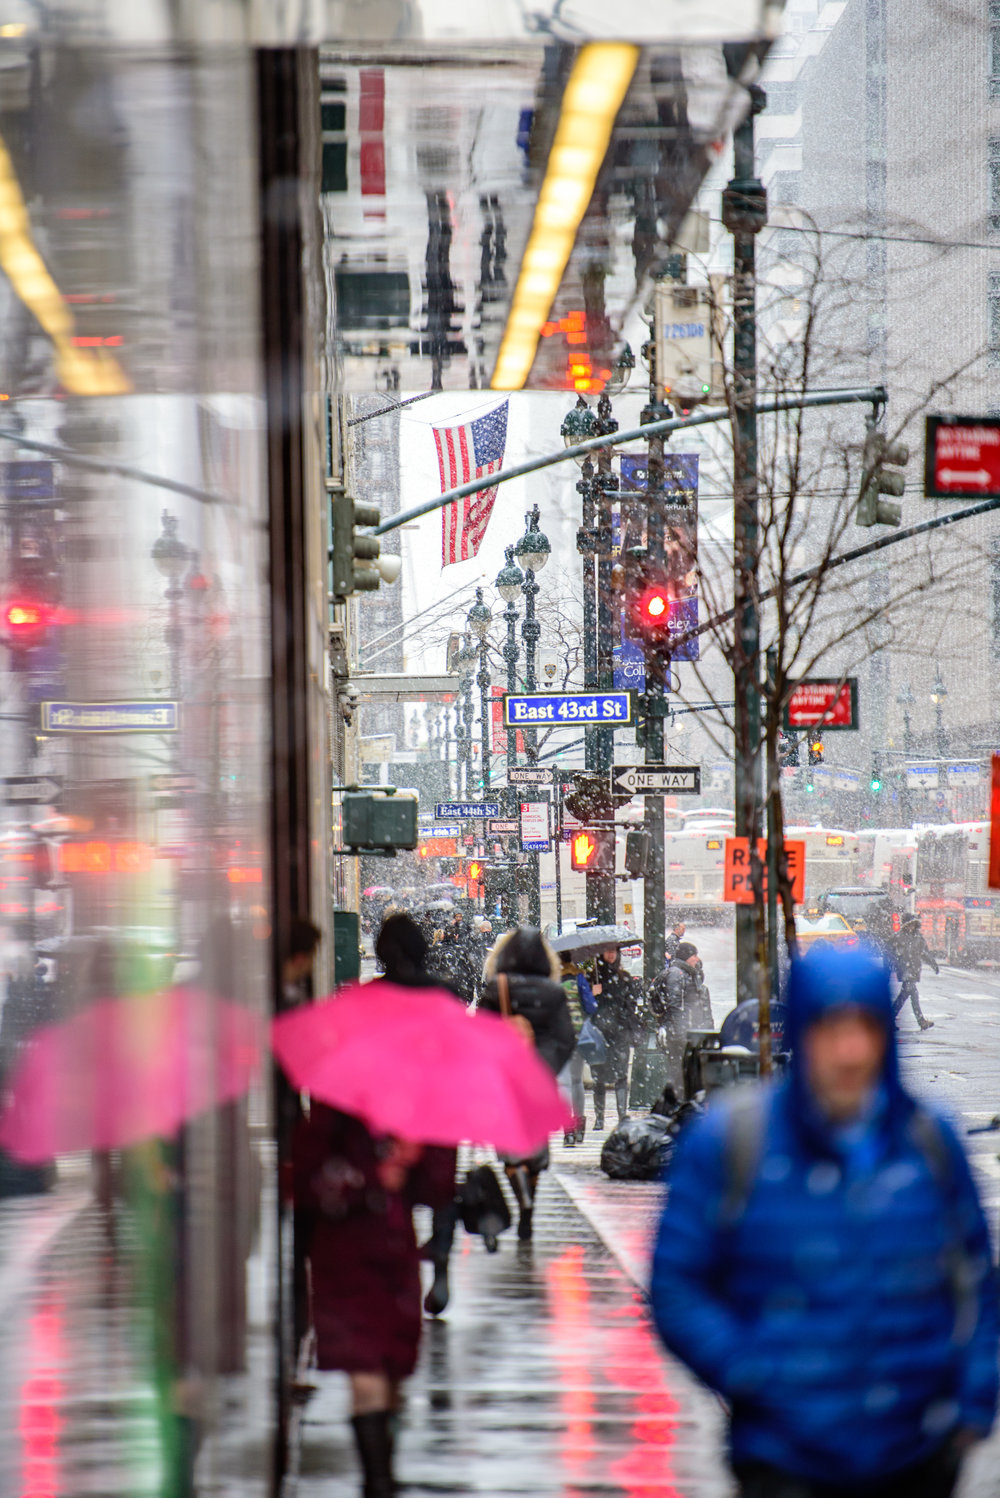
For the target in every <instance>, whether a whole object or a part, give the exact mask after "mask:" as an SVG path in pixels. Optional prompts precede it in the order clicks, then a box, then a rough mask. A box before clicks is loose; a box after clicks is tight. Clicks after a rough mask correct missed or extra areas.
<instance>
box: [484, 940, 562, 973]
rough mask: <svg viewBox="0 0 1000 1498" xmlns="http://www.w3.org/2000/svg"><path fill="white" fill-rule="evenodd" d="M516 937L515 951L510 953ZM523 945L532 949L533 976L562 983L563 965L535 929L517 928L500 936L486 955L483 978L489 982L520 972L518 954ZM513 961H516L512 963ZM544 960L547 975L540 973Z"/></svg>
mask: <svg viewBox="0 0 1000 1498" xmlns="http://www.w3.org/2000/svg"><path fill="white" fill-rule="evenodd" d="M515 937H516V938H517V943H516V946H515V948H514V950H513V951H508V950H507V949H508V948H509V947H511V944H512V943H513V942H514V939H515ZM522 945H528V946H530V948H531V949H532V950H531V955H532V958H533V962H532V974H533V976H537V977H549V978H551V979H552V981H553V983H560V982H561V981H562V976H563V971H562V963H561V962H560V961H559V958H558V957H557V956H556V954H555V952H553V950H552V948H551V947H550V946H549V944H548V942H547V941H546V940H545V937H544V936H543V935H542V933H541V932H540V931H537V930H535V929H534V928H533V927H523V928H522V927H515V929H514V930H513V931H505V932H504V933H503V935H502V936H499V937H498V938H497V940H496V941H495V942H494V944H493V946H492V947H491V949H490V951H489V952H488V953H487V954H486V962H485V964H484V967H483V976H484V977H485V978H486V980H487V982H489V980H490V979H491V978H495V977H496V975H497V973H502V972H506V973H507V974H508V975H512V974H513V973H516V972H518V971H519V969H518V966H517V962H516V954H517V948H518V947H521V946H522ZM512 959H514V960H513V961H512ZM543 960H544V961H545V962H547V963H548V972H547V973H542V972H541V971H540V969H541V966H542V961H543Z"/></svg>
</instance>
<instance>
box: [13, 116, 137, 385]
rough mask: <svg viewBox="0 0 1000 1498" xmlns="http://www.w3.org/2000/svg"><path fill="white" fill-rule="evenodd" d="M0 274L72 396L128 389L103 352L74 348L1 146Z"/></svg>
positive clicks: (68, 317) (69, 319) (65, 311)
mask: <svg viewBox="0 0 1000 1498" xmlns="http://www.w3.org/2000/svg"><path fill="white" fill-rule="evenodd" d="M0 270H2V271H3V272H4V275H5V276H6V277H7V279H8V281H9V282H10V284H11V287H12V289H13V291H14V293H15V295H17V296H18V297H19V298H20V299H21V301H22V302H23V303H24V305H25V306H26V307H27V308H28V311H29V312H32V313H33V314H34V316H35V317H36V318H37V319H38V322H39V323H40V325H41V326H42V328H44V330H45V332H46V333H47V334H48V335H49V337H50V338H51V339H52V342H53V344H54V345H55V350H56V368H57V370H58V373H59V379H60V382H61V383H62V385H63V386H64V388H65V389H66V390H67V391H69V393H70V394H71V395H124V394H126V393H127V392H128V391H129V390H131V388H132V386H131V384H130V383H129V381H128V378H127V377H126V375H125V372H124V370H123V369H122V368H121V366H120V365H119V363H118V361H117V360H116V359H115V358H114V357H113V355H111V354H109V353H108V352H107V351H106V350H105V349H93V350H91V349H87V350H86V351H84V350H83V349H80V348H77V347H76V346H75V345H74V343H73V316H72V313H71V312H70V310H69V308H68V307H67V305H66V303H65V301H64V300H63V297H62V294H61V292H60V290H59V288H58V286H57V285H56V283H55V281H53V279H52V277H51V275H50V274H49V271H48V267H47V266H46V264H45V261H44V260H43V259H42V257H41V255H40V254H39V252H38V249H37V248H36V245H35V242H34V240H33V239H32V237H31V220H30V219H29V217H28V209H27V206H26V205H25V201H24V196H23V194H22V192H21V185H20V183H19V182H18V180H17V174H16V172H15V171H14V163H13V162H12V161H11V159H10V155H9V153H8V151H7V147H6V146H5V145H4V143H3V141H2V140H0Z"/></svg>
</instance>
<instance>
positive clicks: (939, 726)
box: [931, 666, 948, 759]
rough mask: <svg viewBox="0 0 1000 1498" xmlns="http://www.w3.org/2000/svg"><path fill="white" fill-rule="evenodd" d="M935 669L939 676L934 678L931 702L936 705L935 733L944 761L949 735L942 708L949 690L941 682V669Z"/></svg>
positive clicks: (939, 754)
mask: <svg viewBox="0 0 1000 1498" xmlns="http://www.w3.org/2000/svg"><path fill="white" fill-rule="evenodd" d="M935 669H936V673H937V674H936V676H935V678H934V686H933V687H932V688H931V701H932V702H933V704H934V720H935V729H934V732H935V737H936V739H937V752H938V759H944V757H945V755H946V754H947V753H948V735H947V734H946V733H945V728H944V717H943V715H942V712H941V707H942V704H943V702H944V699H945V698H946V697H947V695H948V688H947V687H946V686H945V684H944V682H943V681H942V680H941V667H940V666H937V667H936V668H935Z"/></svg>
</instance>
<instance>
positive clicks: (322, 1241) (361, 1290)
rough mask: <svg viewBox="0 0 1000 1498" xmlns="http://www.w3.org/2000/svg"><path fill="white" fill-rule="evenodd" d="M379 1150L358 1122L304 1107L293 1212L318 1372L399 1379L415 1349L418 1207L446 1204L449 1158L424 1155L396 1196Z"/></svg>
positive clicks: (447, 1153)
mask: <svg viewBox="0 0 1000 1498" xmlns="http://www.w3.org/2000/svg"><path fill="white" fill-rule="evenodd" d="M384 1148H385V1141H380V1140H378V1139H376V1138H374V1137H373V1136H372V1135H371V1134H370V1133H369V1132H368V1130H367V1129H366V1128H365V1125H364V1124H363V1123H362V1122H361V1120H360V1119H358V1118H353V1117H352V1116H351V1115H350V1114H347V1113H339V1112H338V1111H337V1110H336V1109H334V1108H328V1107H326V1106H325V1105H323V1104H322V1103H313V1105H312V1110H311V1115H310V1118H309V1120H308V1121H303V1122H302V1124H301V1125H300V1127H299V1130H298V1133H297V1135H296V1141H295V1151H294V1160H295V1202H296V1206H297V1207H299V1208H301V1209H303V1210H304V1212H305V1214H306V1218H307V1222H308V1224H309V1226H308V1235H309V1236H308V1244H307V1250H306V1251H307V1254H308V1257H309V1260H310V1264H311V1269H312V1313H313V1324H314V1326H315V1328H316V1349H317V1361H318V1363H319V1366H320V1368H324V1369H328V1368H340V1369H343V1370H344V1371H345V1372H347V1373H385V1374H387V1375H388V1377H389V1378H392V1379H402V1378H407V1377H408V1376H409V1375H410V1374H411V1373H412V1372H413V1369H414V1367H415V1366H416V1361H417V1349H418V1347H419V1344H420V1325H421V1319H422V1318H421V1310H420V1257H419V1253H418V1251H417V1240H416V1236H415V1234H414V1231H413V1208H414V1207H415V1206H416V1205H417V1204H418V1203H423V1204H425V1205H426V1206H429V1207H443V1206H446V1205H447V1203H448V1202H450V1201H451V1200H452V1198H453V1196H454V1194H455V1151H454V1150H453V1149H442V1148H441V1147H440V1146H432V1145H428V1146H426V1147H425V1149H424V1152H423V1155H422V1156H421V1158H420V1160H419V1161H418V1162H417V1164H416V1165H415V1166H413V1168H412V1169H411V1170H410V1172H409V1174H408V1176H407V1179H406V1184H405V1185H404V1187H403V1189H402V1191H387V1190H386V1189H385V1188H384V1187H383V1186H382V1184H381V1183H380V1181H379V1179H378V1174H377V1166H378V1163H379V1159H380V1157H381V1155H380V1151H382V1150H384Z"/></svg>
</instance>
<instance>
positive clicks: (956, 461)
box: [924, 416, 1000, 499]
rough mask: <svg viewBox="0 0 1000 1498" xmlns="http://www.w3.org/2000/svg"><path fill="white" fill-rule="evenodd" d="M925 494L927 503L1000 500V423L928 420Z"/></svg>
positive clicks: (963, 418) (967, 418) (946, 418)
mask: <svg viewBox="0 0 1000 1498" xmlns="http://www.w3.org/2000/svg"><path fill="white" fill-rule="evenodd" d="M924 494H925V495H926V496H927V498H928V499H988V498H989V497H990V496H991V495H997V496H1000V419H997V418H995V417H989V416H928V418H927V430H926V448H925V452H924Z"/></svg>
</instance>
